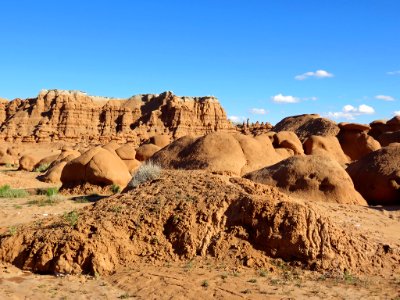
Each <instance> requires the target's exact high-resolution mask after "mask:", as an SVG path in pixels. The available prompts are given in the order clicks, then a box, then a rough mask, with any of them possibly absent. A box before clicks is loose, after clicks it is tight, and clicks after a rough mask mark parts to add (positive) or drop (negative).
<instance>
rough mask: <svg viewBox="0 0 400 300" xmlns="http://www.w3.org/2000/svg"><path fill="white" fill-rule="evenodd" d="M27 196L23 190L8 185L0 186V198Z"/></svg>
mask: <svg viewBox="0 0 400 300" xmlns="http://www.w3.org/2000/svg"><path fill="white" fill-rule="evenodd" d="M26 196H28V193H27V192H26V191H25V190H20V189H12V188H11V187H10V186H9V185H3V186H1V187H0V198H24V197H26Z"/></svg>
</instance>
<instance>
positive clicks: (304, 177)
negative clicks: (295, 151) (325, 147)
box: [245, 155, 367, 205]
mask: <svg viewBox="0 0 400 300" xmlns="http://www.w3.org/2000/svg"><path fill="white" fill-rule="evenodd" d="M245 178H248V179H250V180H252V181H255V182H259V183H263V184H267V185H271V186H275V187H278V188H279V189H280V190H281V191H282V192H284V193H287V194H289V195H293V196H296V197H299V198H303V199H305V200H306V201H326V202H335V203H342V204H360V205H366V204H367V202H366V201H365V200H364V199H363V197H362V196H361V195H360V194H359V193H358V192H357V191H356V190H355V188H354V185H353V182H352V181H351V178H350V176H349V175H348V174H347V173H346V171H345V170H344V169H343V168H342V167H341V166H340V164H339V163H338V162H337V161H335V160H333V159H331V158H329V157H326V156H316V155H302V156H300V155H296V156H293V157H290V158H287V159H285V160H282V161H280V162H279V163H277V164H275V165H273V166H269V167H265V168H263V169H260V170H257V171H254V172H251V173H249V174H247V175H245Z"/></svg>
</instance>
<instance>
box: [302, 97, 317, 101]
mask: <svg viewBox="0 0 400 300" xmlns="http://www.w3.org/2000/svg"><path fill="white" fill-rule="evenodd" d="M301 100H304V101H317V100H318V98H317V97H315V96H312V97H305V98H301Z"/></svg>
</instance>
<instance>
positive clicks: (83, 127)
mask: <svg viewBox="0 0 400 300" xmlns="http://www.w3.org/2000/svg"><path fill="white" fill-rule="evenodd" d="M214 131H228V132H229V131H235V129H234V127H233V125H232V124H231V123H230V121H228V119H227V116H226V113H225V111H224V109H223V108H222V107H221V105H220V104H219V102H218V100H217V99H216V98H214V97H195V98H191V97H178V96H175V95H174V94H172V93H171V92H165V93H162V94H160V95H137V96H133V97H131V98H129V99H112V98H102V97H94V96H88V95H87V94H86V93H83V92H78V91H61V90H49V91H48V90H43V91H41V92H40V94H39V95H38V97H37V98H32V99H26V100H21V99H15V100H13V101H10V102H8V101H4V100H3V101H0V140H4V141H9V142H19V141H23V142H50V141H74V142H78V143H79V142H93V143H98V142H100V143H103V144H104V143H107V142H109V141H111V140H116V141H119V142H133V143H136V144H139V143H141V142H142V141H147V140H148V139H149V138H151V137H152V136H155V135H160V134H167V135H169V136H171V137H172V138H174V139H176V138H179V137H181V136H184V135H187V134H189V133H191V134H196V135H203V134H206V133H209V132H214Z"/></svg>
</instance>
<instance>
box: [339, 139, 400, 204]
mask: <svg viewBox="0 0 400 300" xmlns="http://www.w3.org/2000/svg"><path fill="white" fill-rule="evenodd" d="M347 172H348V173H349V174H350V176H351V178H352V179H353V182H354V186H355V188H356V189H357V190H358V191H359V192H360V193H361V195H363V197H364V198H365V199H366V200H367V201H368V203H370V204H375V205H376V204H380V205H394V204H400V144H399V143H394V144H390V145H389V146H387V147H383V148H381V149H379V150H377V151H374V152H371V153H370V154H368V155H366V156H365V157H363V158H361V159H360V160H358V161H356V162H354V163H352V164H351V165H349V166H348V168H347Z"/></svg>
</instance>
